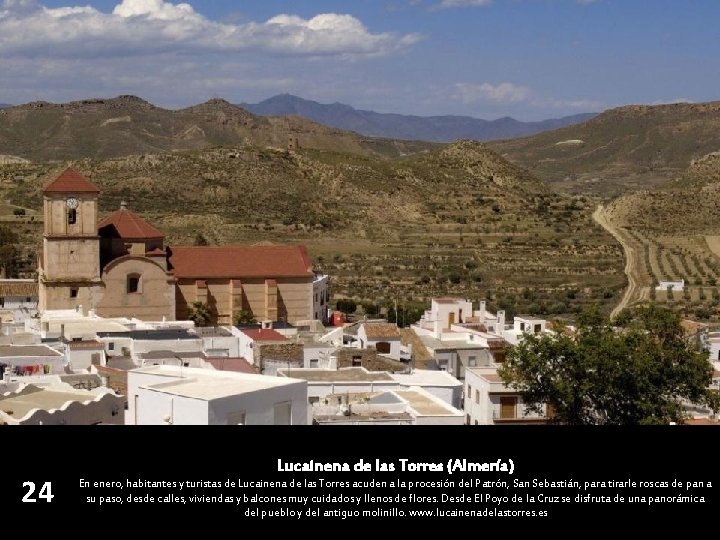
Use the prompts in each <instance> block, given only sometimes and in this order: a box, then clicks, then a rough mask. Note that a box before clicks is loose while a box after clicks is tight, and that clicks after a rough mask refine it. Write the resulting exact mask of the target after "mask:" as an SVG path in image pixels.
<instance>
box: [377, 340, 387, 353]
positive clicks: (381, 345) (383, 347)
mask: <svg viewBox="0 0 720 540" xmlns="http://www.w3.org/2000/svg"><path fill="white" fill-rule="evenodd" d="M375 350H376V351H377V352H379V353H380V354H390V343H389V342H387V341H380V342H378V343H377V344H376V345H375Z"/></svg>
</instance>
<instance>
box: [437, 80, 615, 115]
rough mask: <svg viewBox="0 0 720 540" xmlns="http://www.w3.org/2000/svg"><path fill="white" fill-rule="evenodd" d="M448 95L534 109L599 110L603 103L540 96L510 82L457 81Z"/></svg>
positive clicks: (470, 100) (468, 102)
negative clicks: (522, 105) (520, 105)
mask: <svg viewBox="0 0 720 540" xmlns="http://www.w3.org/2000/svg"><path fill="white" fill-rule="evenodd" d="M450 95H451V96H452V97H453V98H454V99H455V100H457V101H460V102H461V103H463V104H465V105H470V104H474V103H485V104H500V105H507V104H518V103H522V104H524V105H529V106H531V107H533V108H536V109H559V110H568V109H571V110H578V111H583V112H587V111H599V110H602V109H604V108H605V105H604V104H603V103H602V102H600V101H596V100H592V99H556V98H548V97H545V96H540V95H538V94H537V93H536V92H534V91H533V90H531V89H530V88H528V87H526V86H520V85H517V84H513V83H510V82H503V83H500V84H495V85H493V84H490V83H487V82H484V83H457V84H455V85H454V86H453V88H452V90H451V91H450Z"/></svg>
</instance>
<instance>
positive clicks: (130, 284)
mask: <svg viewBox="0 0 720 540" xmlns="http://www.w3.org/2000/svg"><path fill="white" fill-rule="evenodd" d="M127 292H128V294H133V293H139V292H140V276H138V275H137V274H131V275H129V276H128V278H127Z"/></svg>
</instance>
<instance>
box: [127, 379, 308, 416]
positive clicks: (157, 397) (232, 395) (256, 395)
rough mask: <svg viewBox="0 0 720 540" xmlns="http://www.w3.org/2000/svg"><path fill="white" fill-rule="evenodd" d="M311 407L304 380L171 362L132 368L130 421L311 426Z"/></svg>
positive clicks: (129, 403)
mask: <svg viewBox="0 0 720 540" xmlns="http://www.w3.org/2000/svg"><path fill="white" fill-rule="evenodd" d="M307 407H308V400H307V383H306V382H305V381H303V380H297V379H291V378H287V377H269V376H265V375H252V374H247V373H238V372H229V371H212V370H207V369H197V368H183V367H179V366H167V365H166V366H151V367H145V368H138V369H134V370H131V371H129V372H128V411H127V414H126V424H137V425H291V424H292V425H305V424H307V421H308V412H307Z"/></svg>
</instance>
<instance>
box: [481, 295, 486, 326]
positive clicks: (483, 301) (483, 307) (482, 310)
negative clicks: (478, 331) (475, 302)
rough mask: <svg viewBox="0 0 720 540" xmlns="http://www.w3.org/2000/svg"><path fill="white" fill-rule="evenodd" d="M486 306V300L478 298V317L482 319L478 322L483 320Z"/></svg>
mask: <svg viewBox="0 0 720 540" xmlns="http://www.w3.org/2000/svg"><path fill="white" fill-rule="evenodd" d="M486 306H487V302H485V300H480V318H481V319H482V320H481V321H480V322H485V309H486Z"/></svg>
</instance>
